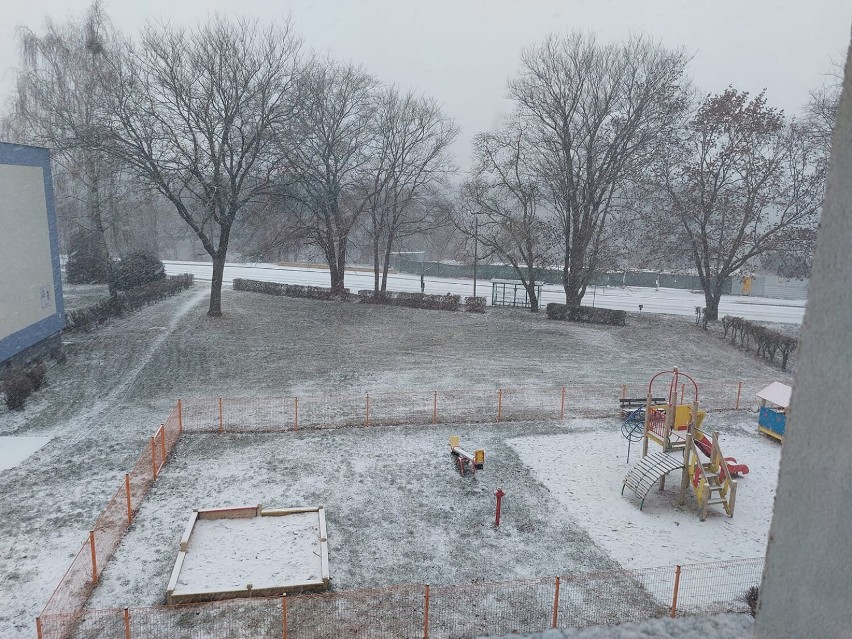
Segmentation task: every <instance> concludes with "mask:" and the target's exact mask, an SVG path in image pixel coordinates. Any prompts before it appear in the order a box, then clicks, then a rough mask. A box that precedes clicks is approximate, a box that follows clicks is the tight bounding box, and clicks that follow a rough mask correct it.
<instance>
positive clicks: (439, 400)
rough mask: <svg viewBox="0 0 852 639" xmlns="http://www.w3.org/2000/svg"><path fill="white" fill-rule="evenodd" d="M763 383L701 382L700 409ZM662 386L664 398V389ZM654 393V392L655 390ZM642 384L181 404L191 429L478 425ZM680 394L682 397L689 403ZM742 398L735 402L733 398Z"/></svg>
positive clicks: (606, 408) (554, 412) (537, 414)
mask: <svg viewBox="0 0 852 639" xmlns="http://www.w3.org/2000/svg"><path fill="white" fill-rule="evenodd" d="M767 383H768V382H765V381H755V380H749V381H745V382H739V381H728V380H722V381H708V382H700V383H699V399H700V401H701V407H702V408H703V409H704V410H711V411H712V410H733V409H735V408H740V409H753V408H754V407H755V405H756V400H755V398H754V396H755V393H756V392H757V391H758V390H760V389H761V388H762V387H763V386H765V385H766V384H767ZM664 386H665V384H663V385H661V386H660V388H661V389H662V393H663V394H665V393H666V392H667V388H663V387H664ZM655 390H656V389H655ZM647 392H648V385H647V382H642V383H640V382H636V383H628V384H584V385H573V386H564V387H563V386H536V387H529V388H517V387H515V388H504V389H497V388H493V389H492V388H488V389H481V388H480V389H476V388H471V389H460V390H437V391H432V390H426V391H399V392H382V393H369V394H367V393H365V394H361V395H309V396H303V397H253V398H247V397H242V398H221V399H220V398H210V399H189V400H184V401H183V402H182V405H183V413H182V417H183V428H184V429H185V430H188V431H190V432H203V431H215V430H224V431H227V432H252V431H256V432H268V431H283V430H293V429H295V428H341V427H347V426H367V425H371V426H372V425H380V424H430V423H433V422H435V423H459V422H462V423H476V422H495V421H498V420H499V421H528V420H553V419H560V418H564V419H572V418H577V417H590V418H593V417H611V416H618V415H619V399H620V398H621V397H622V396H626V397H629V398H634V399H635V398H639V397H645V396H646V394H647ZM687 395H689V393H684V400H685V401H686V400H689V397H687ZM738 397H739V400H738Z"/></svg>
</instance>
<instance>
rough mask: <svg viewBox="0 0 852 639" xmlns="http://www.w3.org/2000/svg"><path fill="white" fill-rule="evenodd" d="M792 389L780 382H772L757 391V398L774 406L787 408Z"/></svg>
mask: <svg viewBox="0 0 852 639" xmlns="http://www.w3.org/2000/svg"><path fill="white" fill-rule="evenodd" d="M792 392H793V389H792V388H790V387H789V386H787V384H782V383H781V382H772V383H771V384H770V385H769V386H767V387H766V388H764V389H763V390H761V391H759V392H758V393H757V396H758V398H760V399H765V400H766V401H767V402H772V403H773V404H775V405H776V406H781V407H782V408H787V407H788V406H790V394H791V393H792Z"/></svg>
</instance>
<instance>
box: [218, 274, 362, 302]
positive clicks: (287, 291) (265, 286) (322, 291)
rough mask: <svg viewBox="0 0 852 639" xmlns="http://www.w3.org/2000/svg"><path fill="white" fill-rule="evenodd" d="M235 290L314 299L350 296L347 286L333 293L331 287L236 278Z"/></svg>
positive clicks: (337, 298)
mask: <svg viewBox="0 0 852 639" xmlns="http://www.w3.org/2000/svg"><path fill="white" fill-rule="evenodd" d="M234 290H235V291H247V292H249V293H263V294H265V295H283V296H284V297H305V298H308V299H312V300H325V301H329V300H339V299H344V300H346V299H348V298H349V295H350V293H349V289H348V288H345V289H343V290H344V294H343V295H338V294H336V293H332V291H331V289H330V288H326V287H323V286H302V285H301V284H280V283H278V282H260V281H258V280H244V279H235V280H234Z"/></svg>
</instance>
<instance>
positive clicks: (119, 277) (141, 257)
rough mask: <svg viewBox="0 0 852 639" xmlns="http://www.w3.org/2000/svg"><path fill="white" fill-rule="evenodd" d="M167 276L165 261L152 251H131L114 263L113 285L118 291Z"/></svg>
mask: <svg viewBox="0 0 852 639" xmlns="http://www.w3.org/2000/svg"><path fill="white" fill-rule="evenodd" d="M165 278H166V271H165V267H164V266H163V262H162V261H161V260H160V258H158V257H157V256H156V255H152V254H150V253H145V252H138V253H131V254H130V255H128V256H126V257H123V258H121V260H120V261H118V262H113V265H112V286H113V287H114V288H115V289H116V290H118V291H127V290H129V289H132V288H135V287H137V286H142V285H144V284H148V283H149V282H156V281H157V280H162V279H165Z"/></svg>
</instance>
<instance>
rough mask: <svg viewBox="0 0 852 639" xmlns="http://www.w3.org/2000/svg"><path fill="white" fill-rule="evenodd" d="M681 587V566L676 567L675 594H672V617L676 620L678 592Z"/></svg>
mask: <svg viewBox="0 0 852 639" xmlns="http://www.w3.org/2000/svg"><path fill="white" fill-rule="evenodd" d="M679 587H680V566H675V582H674V592H673V593H672V610H671V613H670V614H671V617H672V619H674V617H675V615H676V614H677V591H678V588H679Z"/></svg>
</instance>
